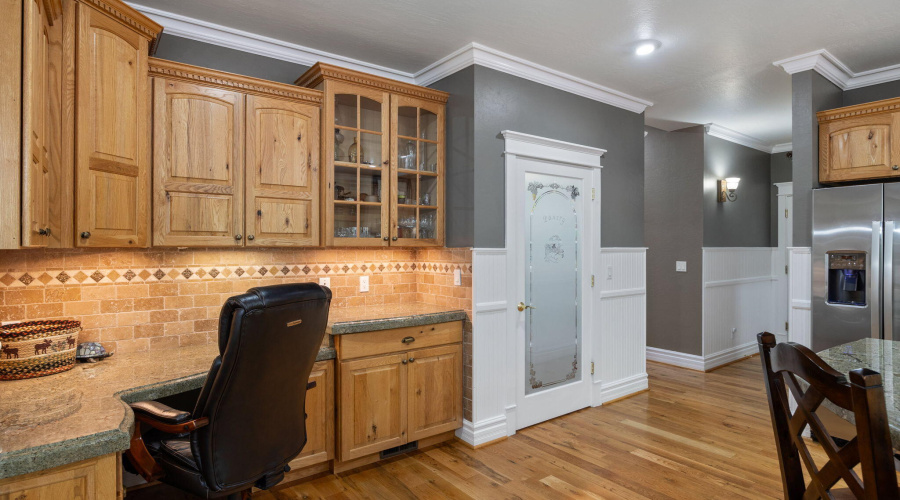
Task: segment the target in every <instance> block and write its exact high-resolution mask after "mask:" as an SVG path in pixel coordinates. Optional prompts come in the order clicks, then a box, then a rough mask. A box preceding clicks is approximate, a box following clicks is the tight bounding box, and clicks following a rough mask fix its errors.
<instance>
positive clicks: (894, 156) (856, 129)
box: [818, 98, 900, 183]
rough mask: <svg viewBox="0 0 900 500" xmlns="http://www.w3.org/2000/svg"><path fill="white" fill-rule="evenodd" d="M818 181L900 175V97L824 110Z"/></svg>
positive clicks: (828, 181) (821, 120) (820, 130)
mask: <svg viewBox="0 0 900 500" xmlns="http://www.w3.org/2000/svg"><path fill="white" fill-rule="evenodd" d="M818 119H819V182H823V183H832V182H846V181H861V180H869V179H882V178H890V177H898V176H900V98H898V99H889V100H885V101H876V102H871V103H866V104H859V105H856V106H848V107H845V108H838V109H832V110H828V111H821V112H819V113H818Z"/></svg>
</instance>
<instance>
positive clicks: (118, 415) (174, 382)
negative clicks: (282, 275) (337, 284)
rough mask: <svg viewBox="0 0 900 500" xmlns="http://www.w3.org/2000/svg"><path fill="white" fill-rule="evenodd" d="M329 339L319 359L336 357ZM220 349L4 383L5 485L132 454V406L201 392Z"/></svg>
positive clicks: (163, 353)
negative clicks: (17, 478) (8, 481)
mask: <svg viewBox="0 0 900 500" xmlns="http://www.w3.org/2000/svg"><path fill="white" fill-rule="evenodd" d="M330 340H331V338H330V337H328V336H326V337H325V341H326V342H325V345H323V347H322V348H321V349H320V350H319V355H318V357H317V358H316V359H317V360H319V361H321V360H325V359H333V358H334V357H335V352H334V348H332V347H329V346H330ZM216 355H218V347H217V346H216V345H215V344H210V345H202V346H191V347H180V348H177V349H165V350H157V351H149V352H139V353H125V354H116V355H115V356H112V357H111V358H108V359H105V360H103V361H100V362H98V363H78V364H76V365H75V367H74V368H73V369H71V370H69V371H66V372H63V373H59V374H56V375H50V376H46V377H40V378H34V379H27V380H14V381H0V391H2V397H0V479H3V478H7V477H13V476H19V475H22V474H27V473H29V472H35V471H39V470H44V469H50V468H53V467H58V466H60V465H65V464H69V463H73V462H77V461H80V460H86V459H88V458H93V457H97V456H101V455H106V454H109V453H115V452H120V451H124V450H126V449H128V445H129V440H130V438H131V432H132V429H133V426H134V415H133V414H132V412H131V409H130V408H129V407H128V403H131V402H135V401H143V400H147V399H156V398H161V397H165V396H170V395H172V394H177V393H179V392H185V391H190V390H193V389H198V388H200V387H201V386H202V385H203V382H204V381H205V380H206V374H207V372H208V371H209V367H210V366H211V365H212V361H213V359H214V358H215V357H216Z"/></svg>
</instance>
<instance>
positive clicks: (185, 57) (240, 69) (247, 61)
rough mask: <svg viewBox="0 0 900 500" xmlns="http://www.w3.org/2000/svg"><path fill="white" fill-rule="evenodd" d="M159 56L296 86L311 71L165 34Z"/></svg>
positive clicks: (267, 58) (263, 57)
mask: <svg viewBox="0 0 900 500" xmlns="http://www.w3.org/2000/svg"><path fill="white" fill-rule="evenodd" d="M156 57H159V58H160V59H168V60H170V61H178V62H182V63H185V64H193V65H195V66H203V67H204V68H212V69H217V70H219V71H228V72H229V73H237V74H239V75H247V76H254V77H256V78H264V79H266V80H272V81H275V82H281V83H294V81H295V80H296V79H297V78H298V77H299V76H300V75H302V74H303V73H305V72H306V70H308V69H309V66H304V65H302V64H295V63H291V62H287V61H282V60H279V59H272V58H271V57H265V56H259V55H256V54H251V53H249V52H243V51H240V50H234V49H229V48H225V47H219V46H218V45H212V44H209V43H204V42H198V41H196V40H190V39H188V38H181V37H177V36H173V35H167V34H165V33H163V36H162V38H160V40H159V46H158V47H157V49H156Z"/></svg>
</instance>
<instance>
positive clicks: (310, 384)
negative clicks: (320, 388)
mask: <svg viewBox="0 0 900 500" xmlns="http://www.w3.org/2000/svg"><path fill="white" fill-rule="evenodd" d="M315 388H316V381H315V380H313V381H312V382H307V383H306V390H307V391H308V390H310V389H315Z"/></svg>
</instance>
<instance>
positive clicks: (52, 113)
mask: <svg viewBox="0 0 900 500" xmlns="http://www.w3.org/2000/svg"><path fill="white" fill-rule="evenodd" d="M60 8H61V6H60V5H59V2H58V1H45V0H26V1H25V4H24V21H23V40H24V41H25V43H24V44H23V51H24V54H23V65H22V71H23V74H22V141H23V143H22V246H27V247H40V246H60V243H61V241H60V239H59V236H60V234H59V233H60V229H61V228H60V225H61V224H62V222H63V221H62V218H63V216H62V212H61V211H60V210H53V212H52V213H51V201H50V200H51V198H53V199H54V202H55V203H58V204H59V203H61V200H60V196H59V195H60V194H61V193H60V192H59V190H60V189H61V179H62V178H61V176H62V169H61V165H60V160H61V157H60V153H61V151H60V148H61V135H60V134H61V132H62V130H61V123H62V117H61V113H60V111H61V109H60V102H61V98H62V80H61V74H60V71H61V69H62V46H61V44H62V22H61V20H60V19H58V18H54V16H58V15H59V9H60ZM51 228H52V229H53V231H51Z"/></svg>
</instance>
